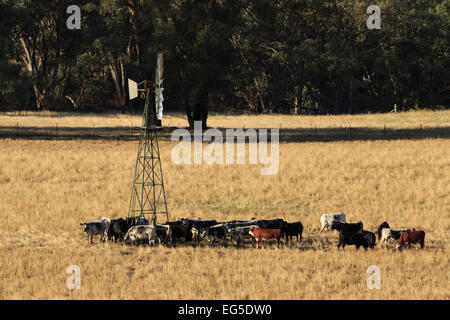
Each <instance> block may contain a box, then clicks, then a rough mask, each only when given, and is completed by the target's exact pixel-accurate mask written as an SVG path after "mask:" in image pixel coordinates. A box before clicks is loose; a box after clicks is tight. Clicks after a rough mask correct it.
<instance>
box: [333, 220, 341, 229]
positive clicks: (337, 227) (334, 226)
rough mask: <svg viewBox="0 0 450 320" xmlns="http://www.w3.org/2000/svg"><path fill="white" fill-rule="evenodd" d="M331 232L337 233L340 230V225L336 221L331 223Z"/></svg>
mask: <svg viewBox="0 0 450 320" xmlns="http://www.w3.org/2000/svg"><path fill="white" fill-rule="evenodd" d="M331 230H338V231H340V230H341V223H340V222H338V221H333V222H332V223H331Z"/></svg>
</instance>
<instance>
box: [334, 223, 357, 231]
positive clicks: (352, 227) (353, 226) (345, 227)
mask: <svg viewBox="0 0 450 320" xmlns="http://www.w3.org/2000/svg"><path fill="white" fill-rule="evenodd" d="M331 230H337V231H339V232H341V231H345V232H359V231H362V230H363V223H362V221H359V222H355V223H343V222H339V221H333V223H332V224H331Z"/></svg>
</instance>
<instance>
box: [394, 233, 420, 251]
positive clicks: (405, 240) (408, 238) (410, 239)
mask: <svg viewBox="0 0 450 320" xmlns="http://www.w3.org/2000/svg"><path fill="white" fill-rule="evenodd" d="M417 242H419V244H420V248H422V249H423V247H424V245H425V231H422V230H420V231H406V232H403V233H402V235H401V236H400V239H399V240H398V243H397V249H400V248H401V247H403V246H405V245H406V244H408V248H411V243H417Z"/></svg>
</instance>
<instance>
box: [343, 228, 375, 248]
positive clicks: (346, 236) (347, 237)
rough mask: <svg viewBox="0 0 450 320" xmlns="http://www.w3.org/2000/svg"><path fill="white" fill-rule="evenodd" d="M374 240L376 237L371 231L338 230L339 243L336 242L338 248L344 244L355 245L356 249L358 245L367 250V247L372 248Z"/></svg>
mask: <svg viewBox="0 0 450 320" xmlns="http://www.w3.org/2000/svg"><path fill="white" fill-rule="evenodd" d="M375 241H376V237H375V234H374V233H373V232H370V231H366V230H362V231H361V232H347V231H340V232H339V243H338V250H339V249H340V247H341V246H342V248H344V247H345V245H355V246H356V250H358V249H359V247H360V246H363V247H364V249H366V250H367V248H369V247H370V248H372V249H373V248H374V247H375Z"/></svg>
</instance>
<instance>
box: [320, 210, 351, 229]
mask: <svg viewBox="0 0 450 320" xmlns="http://www.w3.org/2000/svg"><path fill="white" fill-rule="evenodd" d="M333 221H337V222H343V223H345V222H347V221H346V219H345V213H343V212H339V213H324V214H323V215H322V216H321V217H320V223H321V224H322V229H321V230H320V232H323V231H324V230H325V229H327V230H328V228H330V227H331V225H332V223H333Z"/></svg>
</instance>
